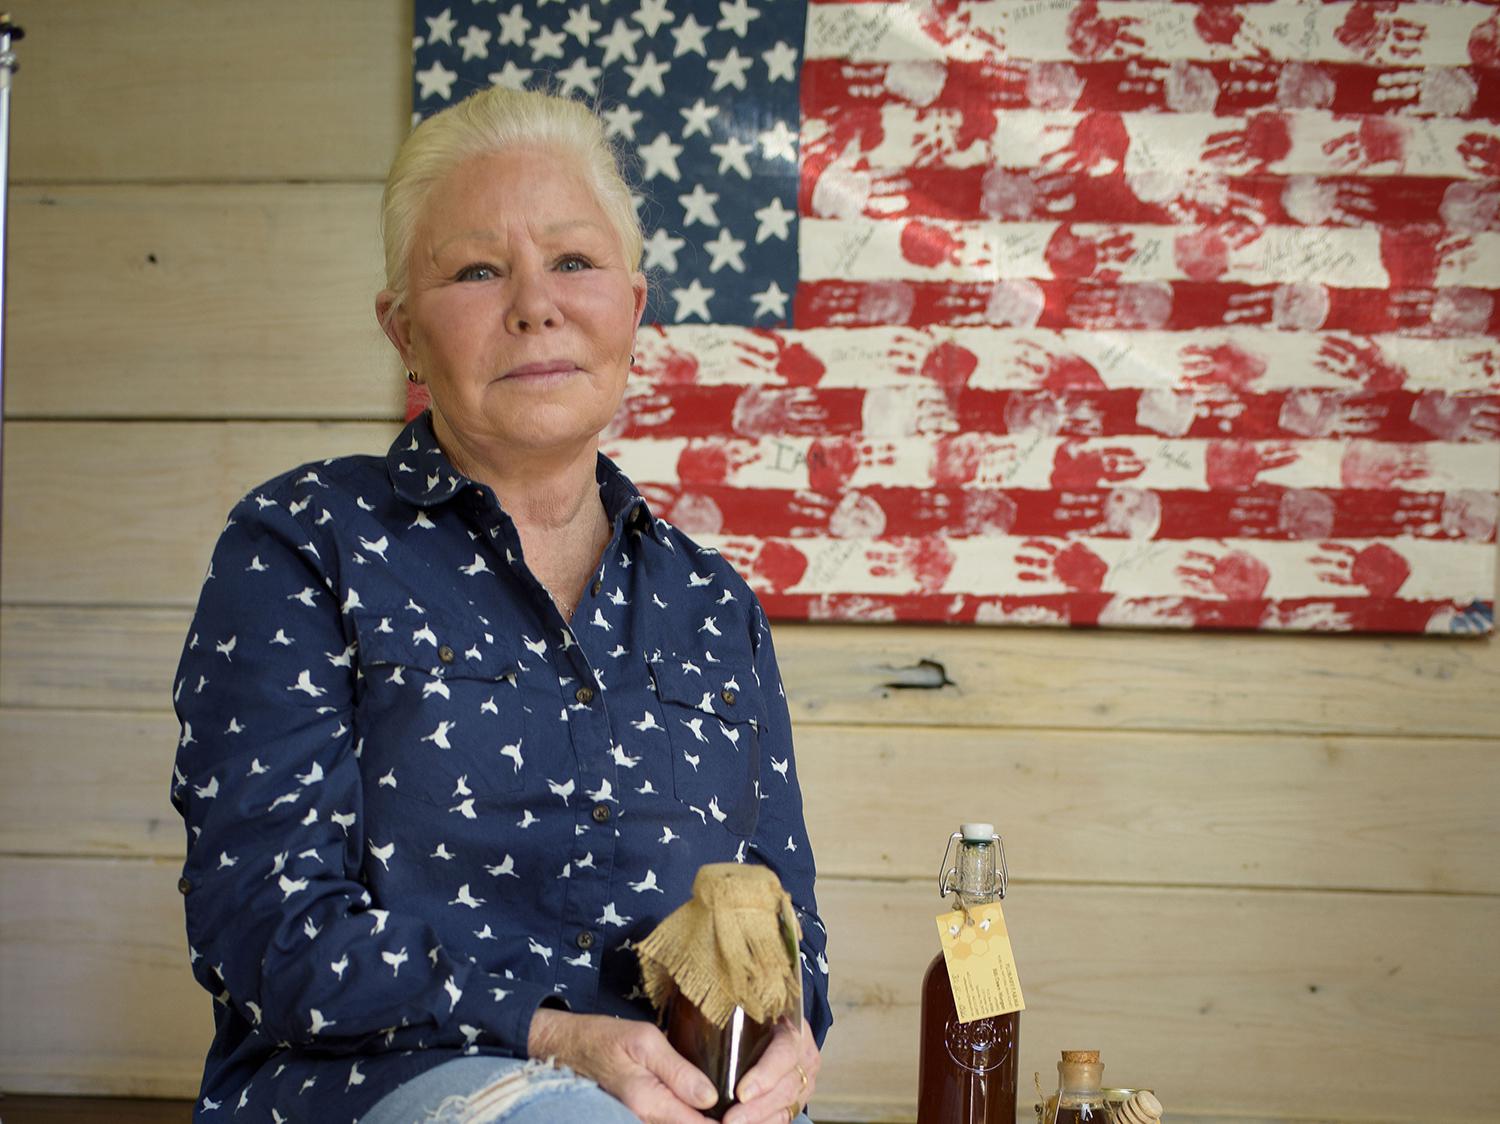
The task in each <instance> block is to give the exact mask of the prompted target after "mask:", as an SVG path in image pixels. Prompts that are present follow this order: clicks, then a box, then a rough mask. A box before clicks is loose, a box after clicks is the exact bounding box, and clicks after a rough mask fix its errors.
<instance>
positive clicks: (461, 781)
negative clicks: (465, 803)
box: [453, 773, 474, 796]
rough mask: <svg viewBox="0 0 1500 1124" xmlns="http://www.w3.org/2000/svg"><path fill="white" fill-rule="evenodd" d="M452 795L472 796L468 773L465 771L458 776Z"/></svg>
mask: <svg viewBox="0 0 1500 1124" xmlns="http://www.w3.org/2000/svg"><path fill="white" fill-rule="evenodd" d="M453 795H454V796H473V795H474V790H473V789H471V788H470V787H469V774H468V773H465V774H464V775H463V776H461V777H459V778H458V784H456V785H455V786H454V788H453Z"/></svg>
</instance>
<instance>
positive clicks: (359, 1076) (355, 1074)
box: [344, 1062, 365, 1091]
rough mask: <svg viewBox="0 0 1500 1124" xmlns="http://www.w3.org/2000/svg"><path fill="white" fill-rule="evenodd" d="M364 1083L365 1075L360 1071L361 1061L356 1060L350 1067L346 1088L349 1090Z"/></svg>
mask: <svg viewBox="0 0 1500 1124" xmlns="http://www.w3.org/2000/svg"><path fill="white" fill-rule="evenodd" d="M364 1083H365V1075H364V1074H363V1073H361V1072H360V1071H359V1063H358V1062H355V1063H354V1064H353V1065H351V1066H350V1067H349V1080H348V1081H347V1082H346V1083H345V1084H344V1089H345V1091H348V1090H349V1089H352V1088H354V1086H356V1085H363V1084H364Z"/></svg>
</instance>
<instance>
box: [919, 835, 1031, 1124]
mask: <svg viewBox="0 0 1500 1124" xmlns="http://www.w3.org/2000/svg"><path fill="white" fill-rule="evenodd" d="M955 842H956V843H957V844H958V856H957V859H956V861H955V863H954V865H953V866H952V867H949V866H948V855H946V854H945V855H944V856H943V871H942V873H941V874H940V875H939V889H940V891H941V893H942V894H943V896H944V897H947V896H948V895H949V894H952V895H954V897H955V899H956V901H955V908H957V909H960V910H963V911H965V913H966V914H967V911H968V910H970V909H973V908H975V907H978V906H981V905H985V904H988V903H990V902H997V901H999V900H1001V899H1002V898H1004V897H1005V889H1006V881H1007V878H1008V872H1007V870H1006V867H1005V848H1004V844H1003V843H1002V842H1001V841H1000V837H999V836H998V835H996V834H995V829H994V826H993V825H991V824H987V823H966V824H964V825H963V826H962V828H961V829H960V830H959V831H956V832H954V834H953V835H952V837H951V838H950V839H949V840H948V850H949V853H951V852H952V850H953V845H954V843H955ZM997 862H998V867H997ZM1020 1047H1021V1015H1020V1012H1019V1011H1013V1012H1011V1013H1010V1014H1004V1015H995V1016H993V1017H990V1018H981V1019H976V1020H974V1021H972V1022H960V1021H959V1018H958V1007H957V1004H956V1003H955V1002H954V998H953V984H952V982H951V981H950V979H949V976H948V967H947V964H946V961H945V958H944V955H943V953H942V952H939V953H938V954H937V956H936V957H934V958H933V961H932V963H931V964H930V965H929V966H928V968H927V974H926V976H925V977H923V980H922V1043H921V1064H920V1071H919V1074H918V1084H917V1124H1015V1119H1016V1069H1017V1064H1018V1060H1019V1055H1020Z"/></svg>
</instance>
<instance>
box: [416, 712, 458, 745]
mask: <svg viewBox="0 0 1500 1124" xmlns="http://www.w3.org/2000/svg"><path fill="white" fill-rule="evenodd" d="M457 725H458V723H457V722H450V721H449V720H448V719H446V718H444V719H443V720H442V721H441V722H439V723H438V724H437V729H436V730H434V731H432V733H430V734H428V735H427V736H426V737H425V738H422V739H421V740H422V741H424V742H431V743H432V744H433V745H435V746H437V747H438V748H439V749H452V748H453V746H452V744H451V743H450V742H449V741H448V731H450V730H452V729H453V728H454V727H455V726H457Z"/></svg>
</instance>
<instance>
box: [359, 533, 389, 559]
mask: <svg viewBox="0 0 1500 1124" xmlns="http://www.w3.org/2000/svg"><path fill="white" fill-rule="evenodd" d="M390 545H391V543H390V539H389V537H388V536H386V535H381V536H380V537H379V538H378V539H376V540H375V541H374V542H371V541H370V540H369V539H367V538H365V537H364V536H363V535H361V536H360V537H359V548H360V549H361V550H368V551H369V552H370V553H371V554H378V555H379V556H380V560H381V561H382V562H388V561H389V559H388V558H386V556H385V548H386V547H388V546H390Z"/></svg>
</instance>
